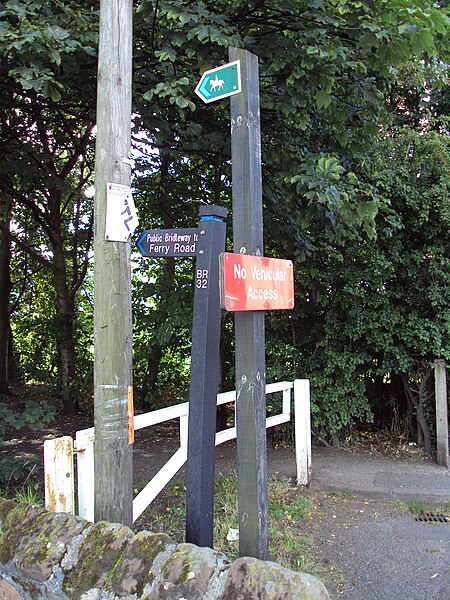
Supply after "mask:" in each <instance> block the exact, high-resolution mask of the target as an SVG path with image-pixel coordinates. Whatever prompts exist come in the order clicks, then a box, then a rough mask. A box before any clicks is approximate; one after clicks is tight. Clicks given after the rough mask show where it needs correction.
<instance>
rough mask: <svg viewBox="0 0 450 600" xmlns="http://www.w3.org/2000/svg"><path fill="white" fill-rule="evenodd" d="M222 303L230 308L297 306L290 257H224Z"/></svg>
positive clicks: (226, 307) (222, 257) (241, 309)
mask: <svg viewBox="0 0 450 600" xmlns="http://www.w3.org/2000/svg"><path fill="white" fill-rule="evenodd" d="M221 270H222V277H221V305H222V308H225V309H226V310H229V311H244V310H283V309H284V310H286V309H292V308H294V269H293V264H292V261H291V260H283V259H278V258H268V257H266V256H251V255H248V254H233V253H231V252H225V253H224V254H222V256H221Z"/></svg>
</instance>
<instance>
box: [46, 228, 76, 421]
mask: <svg viewBox="0 0 450 600" xmlns="http://www.w3.org/2000/svg"><path fill="white" fill-rule="evenodd" d="M52 249H53V276H54V282H55V291H56V315H57V331H56V340H57V346H58V355H59V368H60V373H59V375H60V387H61V389H60V393H61V398H62V401H63V411H64V414H65V415H74V414H76V412H77V408H78V407H77V403H76V401H75V400H74V399H73V389H72V386H73V382H74V379H75V360H76V358H75V340H74V327H73V322H74V313H75V309H74V304H73V301H72V299H71V294H70V291H69V288H68V285H67V269H66V262H65V256H64V249H63V244H62V240H61V239H60V236H59V235H58V234H57V233H56V232H54V243H53V244H52Z"/></svg>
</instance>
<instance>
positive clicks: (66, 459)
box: [44, 435, 75, 515]
mask: <svg viewBox="0 0 450 600" xmlns="http://www.w3.org/2000/svg"><path fill="white" fill-rule="evenodd" d="M44 471H45V508H46V509H47V510H49V511H52V512H67V513H70V514H72V515H73V514H75V494H74V482H73V480H74V477H73V440H72V438H71V437H70V436H68V435H67V436H64V437H60V438H55V439H52V440H46V441H45V442H44Z"/></svg>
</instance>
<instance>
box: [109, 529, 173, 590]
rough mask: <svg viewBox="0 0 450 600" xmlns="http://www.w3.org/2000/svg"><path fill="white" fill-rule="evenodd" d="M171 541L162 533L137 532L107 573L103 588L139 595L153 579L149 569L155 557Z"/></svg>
mask: <svg viewBox="0 0 450 600" xmlns="http://www.w3.org/2000/svg"><path fill="white" fill-rule="evenodd" d="M171 543H172V542H171V539H170V538H169V537H168V536H167V535H165V534H163V533H150V532H148V531H140V532H138V533H137V534H136V535H135V536H134V538H133V539H131V540H130V542H129V543H128V545H127V546H126V548H125V550H124V551H123V553H122V555H121V556H120V558H119V560H118V561H117V562H116V564H115V566H114V568H113V570H112V571H110V573H109V574H108V576H107V578H106V582H105V589H106V590H108V591H111V592H113V593H114V594H117V595H118V596H124V595H131V594H137V595H138V597H140V596H141V595H142V593H143V589H144V586H145V585H147V584H148V583H151V582H152V581H153V579H154V575H153V574H152V573H151V572H150V569H151V567H152V565H153V563H154V561H155V559H156V557H157V556H158V555H159V554H160V553H161V552H164V551H165V550H166V548H167V547H168V546H169V545H170V544H171Z"/></svg>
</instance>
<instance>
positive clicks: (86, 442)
mask: <svg viewBox="0 0 450 600" xmlns="http://www.w3.org/2000/svg"><path fill="white" fill-rule="evenodd" d="M292 390H293V391H294V418H295V426H294V430H295V457H296V465H297V483H298V484H299V485H308V484H309V481H310V472H311V417H310V389H309V380H307V379H296V380H295V381H294V382H291V381H282V382H279V383H269V384H267V385H266V395H269V394H274V393H277V392H282V394H283V401H282V412H281V413H280V414H278V415H273V416H271V417H268V418H267V419H266V427H267V428H269V427H274V426H275V425H279V424H281V423H287V422H289V421H290V419H291V406H292ZM235 401H236V391H234V390H233V391H231V392H224V393H222V394H218V396H217V404H218V405H220V404H228V403H232V402H235ZM188 413H189V404H188V403H187V402H184V403H182V404H178V405H176V406H169V407H167V408H162V409H160V410H155V411H153V412H150V413H145V414H142V415H136V416H135V418H134V426H135V430H139V429H143V428H144V427H151V426H152V425H157V424H158V423H164V422H165V421H170V420H172V419H179V427H180V447H179V448H178V450H177V451H176V452H175V453H174V454H173V455H172V456H171V457H170V459H169V460H168V461H167V463H166V464H165V465H164V466H163V467H162V468H161V469H160V470H159V471H158V473H156V475H155V476H154V477H153V478H152V479H151V481H149V482H148V483H147V484H146V485H145V487H144V488H143V489H142V490H141V491H140V492H139V493H138V494H137V496H136V497H135V498H134V500H133V522H134V521H136V519H137V518H138V517H139V516H140V515H141V514H142V513H143V512H144V510H145V509H146V508H147V507H148V506H149V505H150V504H151V502H152V501H153V500H154V499H155V498H156V497H157V496H158V494H159V493H160V492H161V490H163V489H164V487H165V486H166V485H167V483H168V482H169V481H170V480H171V479H172V478H173V477H174V476H175V475H176V473H177V472H178V471H179V470H180V469H181V467H182V466H183V465H184V463H185V462H186V458H187V438H188ZM60 439H64V438H60ZM69 439H70V440H71V438H69ZM233 439H236V427H230V428H228V429H225V430H223V431H219V432H217V433H216V446H218V445H220V444H223V443H224V442H227V441H229V440H233ZM55 441H56V440H55ZM94 441H95V440H94V428H93V427H91V428H90V429H84V430H82V431H78V432H77V434H76V442H75V448H76V450H75V452H76V456H77V475H78V512H79V515H80V516H82V517H83V518H85V519H87V520H88V521H92V522H93V521H94ZM66 444H68V443H67V442H66ZM61 448H66V446H64V444H62V445H61ZM67 451H68V450H67ZM52 452H55V451H54V450H52ZM48 460H49V461H50V462H49V464H52V461H53V460H54V459H50V458H49V459H48ZM55 460H56V459H55ZM72 460H73V458H72ZM45 468H46V475H45V476H46V481H47V464H46V467H45ZM50 471H51V469H50ZM63 471H64V475H65V472H66V471H65V470H64V469H63ZM71 473H73V468H72V471H71ZM53 477H54V478H55V477H60V476H59V475H58V476H56V475H54V476H53ZM62 479H64V477H62ZM66 479H67V478H66ZM53 485H54V484H52V487H51V488H49V489H50V490H53ZM72 486H73V475H72ZM49 494H50V492H49Z"/></svg>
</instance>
